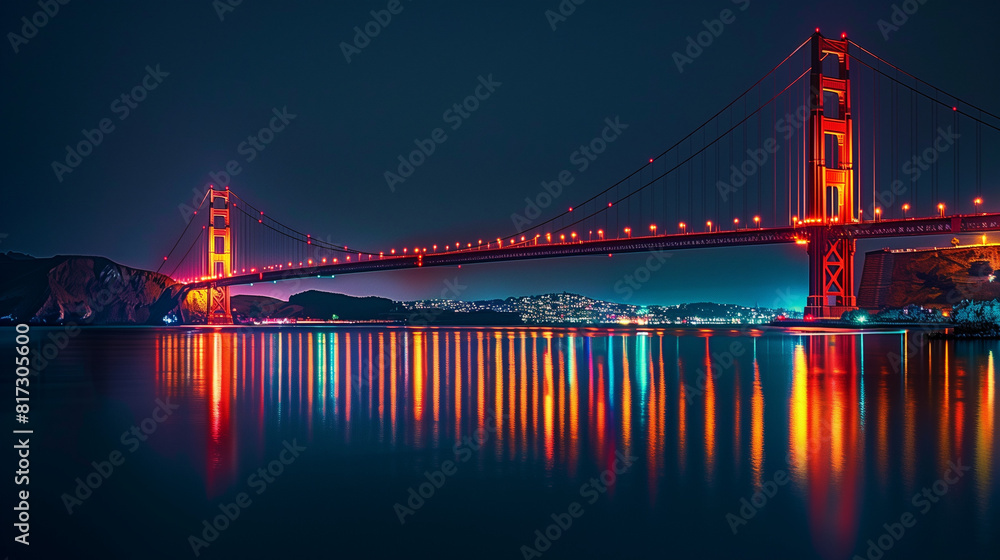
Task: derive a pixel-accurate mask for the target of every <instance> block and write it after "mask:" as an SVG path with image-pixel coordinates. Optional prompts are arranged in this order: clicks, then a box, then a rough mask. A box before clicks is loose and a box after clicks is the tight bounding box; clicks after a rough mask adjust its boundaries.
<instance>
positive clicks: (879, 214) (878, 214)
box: [875, 208, 882, 222]
mask: <svg viewBox="0 0 1000 560" xmlns="http://www.w3.org/2000/svg"><path fill="white" fill-rule="evenodd" d="M881 220H882V209H881V208H876V209H875V221H876V222H879V221H881Z"/></svg>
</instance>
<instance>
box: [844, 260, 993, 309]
mask: <svg viewBox="0 0 1000 560" xmlns="http://www.w3.org/2000/svg"><path fill="white" fill-rule="evenodd" d="M998 269H1000V246H998V245H985V246H984V245H978V246H970V247H956V248H947V249H926V250H916V251H887V250H883V251H872V252H869V253H867V254H866V255H865V268H864V273H863V274H862V277H861V290H860V291H859V292H858V305H859V306H860V307H862V308H865V309H880V308H882V307H887V306H888V307H905V306H907V305H922V306H924V307H941V308H951V306H953V305H955V304H956V303H958V302H959V301H961V300H963V299H973V300H992V299H995V298H1000V280H998V279H997V272H996V271H997V270H998Z"/></svg>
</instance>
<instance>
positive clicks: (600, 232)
mask: <svg viewBox="0 0 1000 560" xmlns="http://www.w3.org/2000/svg"><path fill="white" fill-rule="evenodd" d="M597 238H598V239H604V230H603V229H599V230H597Z"/></svg>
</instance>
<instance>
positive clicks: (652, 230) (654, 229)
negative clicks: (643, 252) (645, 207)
mask: <svg viewBox="0 0 1000 560" xmlns="http://www.w3.org/2000/svg"><path fill="white" fill-rule="evenodd" d="M650 161H652V160H650ZM649 231H651V232H653V235H656V224H649Z"/></svg>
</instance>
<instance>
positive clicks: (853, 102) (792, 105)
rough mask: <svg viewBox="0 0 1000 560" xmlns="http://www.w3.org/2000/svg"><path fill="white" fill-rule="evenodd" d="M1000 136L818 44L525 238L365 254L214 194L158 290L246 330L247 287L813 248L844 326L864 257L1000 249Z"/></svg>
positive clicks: (954, 102) (822, 294) (493, 235)
mask: <svg viewBox="0 0 1000 560" xmlns="http://www.w3.org/2000/svg"><path fill="white" fill-rule="evenodd" d="M852 65H853V68H852ZM984 131H985V132H986V135H985V137H984ZM997 132H1000V117H998V116H997V115H995V114H993V113H991V112H989V111H986V110H984V109H981V108H979V107H977V106H976V105H973V104H972V103H970V102H968V101H965V100H963V99H961V98H958V97H956V96H954V95H952V94H949V93H947V92H945V91H944V90H941V89H939V88H937V87H934V86H933V85H931V84H929V83H927V82H925V81H923V80H921V79H919V78H917V77H916V76H914V75H912V74H910V73H908V72H906V71H904V70H902V69H900V68H898V67H896V66H894V65H893V64H891V63H889V62H887V61H885V60H883V59H881V58H879V57H878V56H877V55H875V54H873V53H872V52H871V51H869V50H867V49H865V48H864V47H862V46H860V45H858V44H857V43H855V42H853V41H851V40H850V39H848V38H847V36H846V34H845V35H842V36H841V38H840V39H831V38H827V37H825V36H823V35H822V34H821V33H820V30H819V29H817V30H816V32H815V33H814V34H813V35H812V36H811V37H809V38H808V39H806V40H805V41H804V42H803V43H802V44H800V45H799V46H798V47H797V48H796V49H795V50H794V51H792V53H791V54H789V55H788V56H787V57H785V59H784V60H782V61H781V62H780V63H779V64H778V65H777V66H775V67H774V68H772V69H771V70H770V71H769V72H767V74H765V75H764V76H763V77H762V78H760V79H759V80H758V81H757V82H756V83H754V84H753V85H752V86H750V88H748V89H747V90H745V91H744V92H743V93H741V94H740V95H739V96H738V97H737V98H736V99H734V100H733V101H732V102H730V103H729V104H728V105H726V106H725V107H723V108H722V109H720V110H719V111H718V112H717V113H715V114H714V115H712V116H711V117H709V118H708V119H707V120H706V121H704V122H703V123H702V124H701V125H700V126H698V127H697V128H696V129H695V130H693V131H691V132H690V133H689V134H687V135H686V136H684V137H683V138H681V139H680V140H678V141H677V142H675V143H674V144H673V145H671V146H670V147H669V148H667V149H665V150H663V151H662V152H661V153H660V154H659V155H656V156H654V157H651V158H649V160H648V162H644V164H643V165H642V166H640V167H639V168H637V169H635V170H634V171H632V172H631V173H629V174H628V175H626V176H625V177H623V178H622V179H621V180H619V181H617V182H615V183H614V184H612V185H610V186H608V187H607V188H605V189H603V190H601V191H600V192H598V193H596V194H594V195H592V196H591V197H589V198H587V199H586V200H583V201H581V202H580V203H578V204H575V205H573V206H569V207H567V208H566V209H565V210H563V211H561V212H559V213H557V214H555V215H553V216H551V217H549V218H547V219H545V220H543V221H540V222H538V223H536V224H534V225H531V226H530V227H528V228H526V229H524V230H523V231H518V232H516V233H514V234H512V232H511V231H509V230H508V231H505V232H502V233H499V232H489V233H490V235H484V236H483V237H477V238H476V239H474V240H473V239H467V240H464V241H462V240H457V241H452V242H445V243H443V244H442V243H427V244H419V245H409V244H408V245H406V246H398V247H391V248H383V249H380V250H361V249H358V248H351V247H349V246H348V245H341V244H336V243H333V242H331V241H327V240H320V239H314V238H313V237H312V236H311V235H310V234H308V233H304V232H302V231H300V230H298V229H296V228H294V227H292V226H290V225H288V224H287V223H285V222H282V221H279V220H277V219H275V218H274V217H272V216H270V215H268V214H265V213H264V211H263V210H261V209H259V208H258V207H256V206H255V205H253V204H252V203H250V202H248V201H246V200H245V199H243V198H240V197H239V196H238V195H237V194H236V192H235V191H233V190H230V188H229V187H228V186H224V185H218V186H215V185H213V186H212V187H211V188H210V189H209V190H208V191H207V192H206V193H205V196H204V198H203V199H202V201H201V204H200V205H199V206H198V208H197V209H196V211H195V213H194V215H193V216H192V220H190V221H189V223H188V225H187V227H186V228H185V230H184V231H183V232H182V234H181V235H180V236H179V237H178V238H177V240H176V242H175V243H174V245H173V247H172V248H171V249H170V251H169V252H168V253H167V255H166V256H165V257H164V258H163V261H162V262H161V264H160V267H159V269H158V272H162V273H164V274H167V275H169V276H170V277H171V278H173V279H175V280H176V281H178V282H181V283H183V287H182V290H181V291H182V294H186V293H190V292H192V291H200V292H202V293H204V294H205V316H206V318H207V321H208V322H209V323H211V324H228V323H231V322H232V315H231V305H230V300H229V289H230V287H232V286H239V285H249V284H253V283H254V282H276V281H280V280H288V279H293V278H306V277H317V276H318V277H323V276H334V275H336V274H349V273H358V272H372V271H380V270H398V269H407V268H418V267H425V266H427V267H429V266H458V265H462V264H474V263H489V262H500V261H513V260H524V259H543V258H556V257H570V256H580V255H605V254H606V255H608V256H611V255H614V254H616V253H634V252H643V251H667V250H678V249H698V248H712V247H732V246H747V245H769V244H778V243H785V244H788V243H795V244H799V245H803V246H805V249H806V251H807V253H808V255H809V292H808V297H807V301H806V302H805V313H806V314H807V315H812V316H814V317H817V318H821V317H822V318H836V317H840V315H841V314H843V312H845V311H848V310H851V309H856V297H855V294H854V284H855V280H854V278H855V277H854V253H855V248H856V242H857V240H859V239H873V238H889V237H904V236H915V235H959V234H982V233H985V232H991V231H1000V214H998V213H991V212H987V211H985V210H984V208H983V193H982V190H983V189H982V185H983V182H984V181H983V157H982V156H983V150H984V148H985V149H986V151H987V153H988V154H992V153H996V152H995V148H996V147H997V143H998V142H1000V135H998V134H996V133H997ZM988 171H989V172H990V173H992V174H993V175H991V177H993V180H995V179H996V177H995V174H996V172H997V170H996V169H993V168H988ZM997 194H1000V193H997ZM198 226H201V227H198ZM484 233H486V232H484Z"/></svg>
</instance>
